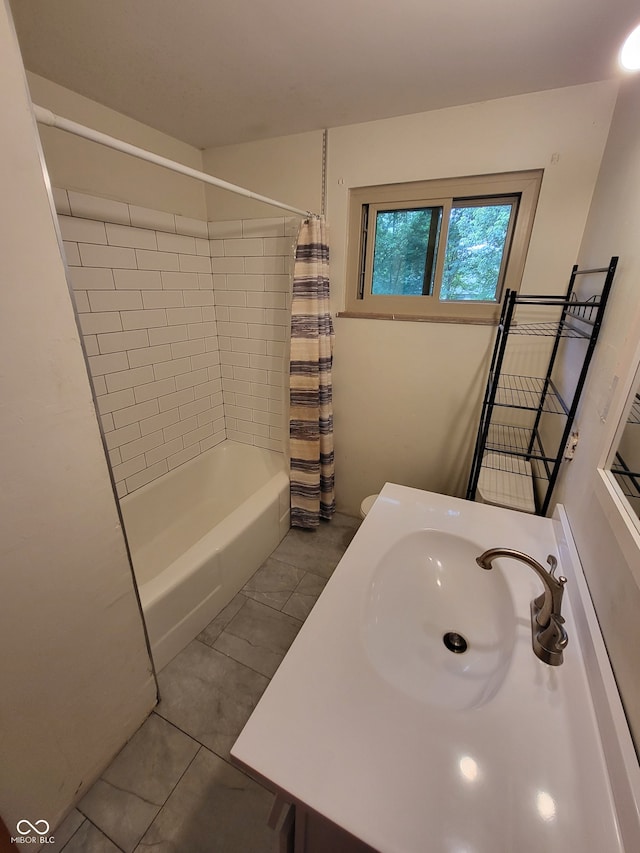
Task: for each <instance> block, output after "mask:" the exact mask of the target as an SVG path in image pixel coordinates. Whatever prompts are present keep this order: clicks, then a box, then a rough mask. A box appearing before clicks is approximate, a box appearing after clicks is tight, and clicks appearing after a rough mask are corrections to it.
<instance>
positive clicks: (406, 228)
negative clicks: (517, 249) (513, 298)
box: [371, 204, 512, 301]
mask: <svg viewBox="0 0 640 853" xmlns="http://www.w3.org/2000/svg"><path fill="white" fill-rule="evenodd" d="M511 212H512V205H511V204H496V205H476V206H473V205H464V206H460V207H455V205H454V207H453V208H452V209H451V214H450V217H449V230H448V237H447V247H446V253H445V262H444V271H443V276H442V283H441V286H440V294H439V297H440V299H441V300H443V301H455V300H458V301H494V300H495V299H496V296H497V294H496V291H497V287H498V279H499V275H500V268H501V265H502V256H503V253H504V247H505V241H506V237H507V231H508V228H509V219H510V217H511ZM441 216H442V208H440V207H423V208H416V209H412V210H411V209H409V210H407V209H397V210H385V211H379V212H378V213H377V215H376V222H375V244H374V254H373V275H372V288H371V292H372V293H373V294H377V295H384V296H393V295H401V296H422V295H424V294H430V293H431V286H430V285H431V279H432V275H433V270H432V267H433V266H434V264H435V252H434V251H432V255H433V256H434V257H432V258H431V259H430V261H431V264H430V266H431V268H430V269H427V284H426V286H425V266H426V263H427V258H428V245H429V234H430V231H431V228H432V225H433V227H435V228H437V229H438V230H439V224H440V218H441ZM434 217H435V218H436V221H435V222H433V221H432V220H433V219H434ZM434 250H437V247H435V246H434Z"/></svg>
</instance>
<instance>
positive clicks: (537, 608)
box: [476, 548, 567, 666]
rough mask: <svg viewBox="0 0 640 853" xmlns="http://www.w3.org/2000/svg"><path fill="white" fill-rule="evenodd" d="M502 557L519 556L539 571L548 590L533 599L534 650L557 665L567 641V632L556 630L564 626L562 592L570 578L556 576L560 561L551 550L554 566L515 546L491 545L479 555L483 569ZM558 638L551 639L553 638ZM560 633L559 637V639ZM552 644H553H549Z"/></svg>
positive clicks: (516, 558) (518, 558)
mask: <svg viewBox="0 0 640 853" xmlns="http://www.w3.org/2000/svg"><path fill="white" fill-rule="evenodd" d="M498 557H510V558H511V559H514V560H519V561H520V562H521V563H524V564H525V565H527V566H529V568H531V569H533V571H534V572H535V573H536V574H537V575H538V577H539V578H540V580H541V581H542V585H543V586H544V593H543V594H542V595H540V596H538V597H537V598H534V600H533V601H532V602H531V630H532V636H533V650H534V652H535V653H536V655H537V656H538V657H539V658H540V659H541V660H543V661H545V663H549V664H551V665H554V666H557V665H558V664H561V663H562V650H563V649H564V647H565V646H566V645H567V635H566V632H565V631H564V629H562V630H561V631H559V630H553V629H554V626H556V625H559V626H560V627H561V625H562V623H563V622H564V619H563V618H562V614H561V612H560V611H561V609H562V594H563V592H564V585H565V584H566V582H567V579H566V578H565V577H563V576H562V575H560V577H556V576H555V574H554V572H555V569H556V566H557V564H558V561H557V560H556V558H555V557H554V556H553V555H551V554H549V556H548V557H547V563H548V564H549V567H550V570H549V571H547V569H545V568H544V566H542V565H540V563H539V562H538V561H537V560H534V559H533V557H530V556H529V555H528V554H525V553H523V552H522V551H516V550H515V549H513V548H489V550H488V551H485V552H484V553H483V554H481V555H480V556H479V557H478V558H477V559H476V563H477V564H478V565H479V566H480V568H482V569H491V568H492V564H493V561H494V560H495V559H497V558H498ZM550 637H553V638H554V641H553V642H550V640H549V638H550ZM556 637H557V639H555V638H556ZM549 646H551V648H549Z"/></svg>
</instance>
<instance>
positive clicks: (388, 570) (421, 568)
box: [363, 530, 517, 710]
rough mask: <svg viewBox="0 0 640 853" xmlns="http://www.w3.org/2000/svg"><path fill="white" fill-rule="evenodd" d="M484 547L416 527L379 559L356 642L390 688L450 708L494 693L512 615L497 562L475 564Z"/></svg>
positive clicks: (510, 640)
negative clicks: (490, 565)
mask: <svg viewBox="0 0 640 853" xmlns="http://www.w3.org/2000/svg"><path fill="white" fill-rule="evenodd" d="M483 550H484V548H482V547H481V546H479V545H477V544H476V543H474V542H471V541H470V540H468V539H465V538H463V537H460V536H456V535H453V534H450V533H446V532H443V531H438V530H416V531H413V532H411V533H408V534H406V535H405V536H403V537H402V538H401V539H399V540H398V541H396V542H395V543H394V544H393V545H392V547H391V548H390V549H389V550H388V551H387V552H386V553H385V554H384V555H383V556H382V557H381V558H380V560H379V562H378V564H377V565H376V567H375V569H374V571H373V573H372V577H371V581H370V584H369V588H368V591H367V597H366V601H365V612H364V619H363V641H364V646H365V648H366V651H367V655H368V658H369V660H370V662H371V663H372V665H373V666H374V668H375V669H376V670H377V672H378V673H379V675H381V676H382V677H383V678H384V679H385V681H387V682H388V684H390V685H391V686H392V687H394V688H396V689H397V690H400V691H401V692H402V693H404V694H406V695H409V696H411V697H413V698H414V699H417V700H419V701H421V702H425V703H428V704H430V705H436V706H441V707H443V708H449V709H451V710H466V709H471V708H477V707H479V706H480V705H483V704H485V703H486V702H488V701H489V700H490V699H491V698H492V697H493V696H495V694H496V693H497V691H498V690H499V688H500V685H501V684H502V682H503V680H504V677H505V675H506V673H507V670H508V668H509V663H510V661H511V656H512V652H513V648H514V644H515V635H516V624H517V623H516V614H515V609H514V606H513V601H512V598H511V593H510V591H509V587H508V585H507V582H506V580H505V578H504V576H503V575H502V572H501V571H500V569H499V567H498V566H496V567H494V568H493V569H492V570H491V571H483V569H481V568H480V567H479V566H478V565H477V563H476V557H478V556H479V555H480V554H481V553H482V552H483Z"/></svg>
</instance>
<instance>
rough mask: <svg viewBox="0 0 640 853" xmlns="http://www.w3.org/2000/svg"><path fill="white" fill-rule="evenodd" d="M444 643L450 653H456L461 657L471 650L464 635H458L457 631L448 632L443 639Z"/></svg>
mask: <svg viewBox="0 0 640 853" xmlns="http://www.w3.org/2000/svg"><path fill="white" fill-rule="evenodd" d="M442 642H443V643H444V644H445V646H446V647H447V648H448V649H449V651H450V652H454V653H455V654H457V655H461V654H462V653H463V652H466V651H467V649H468V648H469V644H468V643H467V641H466V640H465V638H464V637H463V636H462V634H457V633H456V632H455V631H448V632H447V633H446V634H445V635H444V637H443V638H442Z"/></svg>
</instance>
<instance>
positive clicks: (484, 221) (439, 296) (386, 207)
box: [346, 171, 542, 322]
mask: <svg viewBox="0 0 640 853" xmlns="http://www.w3.org/2000/svg"><path fill="white" fill-rule="evenodd" d="M541 180H542V172H541V171H532V172H509V173H505V174H500V175H482V176H477V177H471V178H450V179H447V180H438V181H422V182H417V183H409V184H387V185H385V186H379V187H358V188H357V189H352V190H351V192H350V209H349V256H348V267H347V276H348V287H349V290H348V295H347V311H346V313H347V314H351V315H359V316H369V317H371V316H376V317H387V318H388V317H397V318H399V319H433V320H443V321H454V322H455V321H457V320H468V321H477V322H492V321H493V320H495V319H497V317H498V315H499V305H500V300H501V298H502V293H503V292H504V290H505V288H507V287H509V288H511V289H513V290H517V289H518V288H519V286H520V281H521V279H522V273H523V270H524V262H525V258H526V252H527V248H528V245H529V237H530V234H531V229H532V226H533V216H534V213H535V207H536V203H537V200H538V193H539V190H540V183H541Z"/></svg>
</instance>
